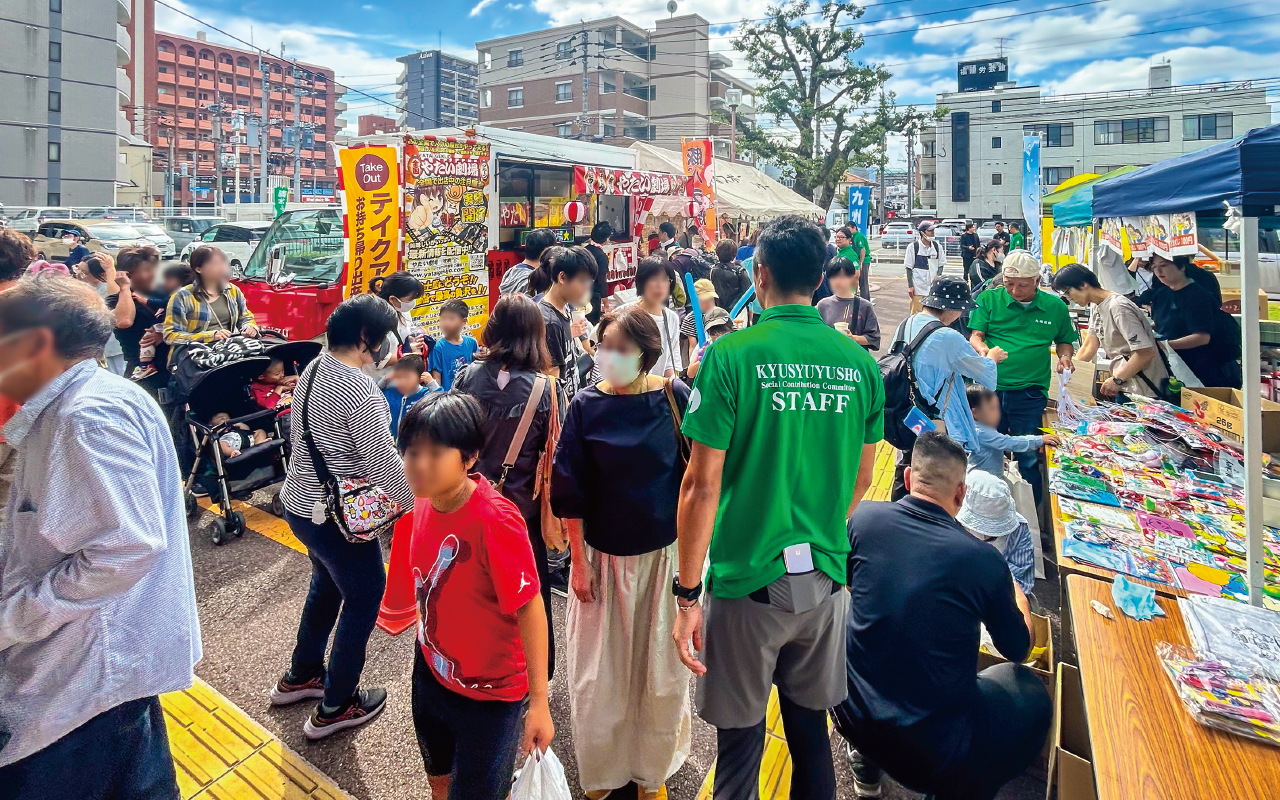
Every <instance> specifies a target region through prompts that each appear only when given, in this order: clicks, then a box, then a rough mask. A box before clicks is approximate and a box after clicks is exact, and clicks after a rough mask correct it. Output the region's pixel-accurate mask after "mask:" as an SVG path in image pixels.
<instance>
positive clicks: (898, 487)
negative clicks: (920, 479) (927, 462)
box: [889, 450, 911, 503]
mask: <svg viewBox="0 0 1280 800" xmlns="http://www.w3.org/2000/svg"><path fill="white" fill-rule="evenodd" d="M909 466H911V451H910V450H899V451H898V463H896V464H894V465H893V488H892V489H891V490H890V491H889V500H890V501H891V502H894V503H896V502H898V501H899V500H901V499H902V498H904V497H906V496H907V495H908V494H910V492H908V491H907V478H906V475H907V467H909Z"/></svg>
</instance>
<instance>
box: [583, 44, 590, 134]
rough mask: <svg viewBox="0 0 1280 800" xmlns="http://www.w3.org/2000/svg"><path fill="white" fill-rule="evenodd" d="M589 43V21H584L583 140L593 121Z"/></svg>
mask: <svg viewBox="0 0 1280 800" xmlns="http://www.w3.org/2000/svg"><path fill="white" fill-rule="evenodd" d="M588 44H589V40H588V38H587V23H586V22H585V21H583V23H582V137H581V138H582V140H583V141H586V140H587V137H588V134H587V125H588V124H589V123H590V122H591V116H590V114H589V113H588V110H587V95H588V93H589V92H590V85H591V80H590V78H589V77H588V73H587V45H588Z"/></svg>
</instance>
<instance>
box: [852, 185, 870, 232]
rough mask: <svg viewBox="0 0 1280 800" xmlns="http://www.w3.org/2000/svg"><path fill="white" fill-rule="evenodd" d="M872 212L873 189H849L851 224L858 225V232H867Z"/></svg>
mask: <svg viewBox="0 0 1280 800" xmlns="http://www.w3.org/2000/svg"><path fill="white" fill-rule="evenodd" d="M870 211H871V187H870V186H850V187H849V222H850V223H852V224H854V225H857V226H858V230H859V231H862V232H863V233H866V232H867V221H868V216H867V215H868V214H869V213H870Z"/></svg>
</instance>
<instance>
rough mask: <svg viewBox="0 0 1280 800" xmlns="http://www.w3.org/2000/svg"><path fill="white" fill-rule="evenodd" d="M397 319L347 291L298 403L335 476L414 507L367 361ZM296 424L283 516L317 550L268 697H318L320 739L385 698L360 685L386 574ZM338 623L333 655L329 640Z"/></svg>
mask: <svg viewBox="0 0 1280 800" xmlns="http://www.w3.org/2000/svg"><path fill="white" fill-rule="evenodd" d="M197 252H198V251H197ZM396 322H397V317H396V312H395V311H393V310H392V309H391V306H389V305H387V302H386V301H385V300H383V299H382V298H380V297H378V296H376V295H372V294H360V295H356V296H355V297H353V298H351V299H350V300H344V301H343V302H342V303H341V304H340V305H339V306H338V307H337V308H336V309H334V311H333V313H332V314H331V315H329V321H328V322H327V323H326V325H325V334H326V336H327V337H328V340H329V350H328V351H327V352H326V353H324V354H322V355H321V356H320V357H319V358H317V359H315V360H314V361H312V362H311V363H310V364H309V365H308V366H307V368H306V369H305V370H303V371H302V375H301V376H300V377H299V379H298V385H297V388H295V389H294V392H293V412H292V413H293V415H294V416H295V417H297V418H299V419H301V420H305V421H306V424H307V426H309V427H310V430H311V438H312V440H313V441H314V442H315V446H316V449H317V450H318V451H319V452H320V456H321V458H322V459H323V461H324V466H325V467H326V468H327V469H328V471H329V472H330V473H331V474H332V475H333V476H334V477H336V478H357V477H363V478H367V479H368V480H369V482H370V483H372V484H373V485H375V486H378V487H381V488H382V489H384V490H385V491H386V492H387V493H388V494H389V495H390V496H391V497H392V499H394V500H395V501H396V502H397V503H399V504H400V507H401V508H402V509H410V508H412V507H413V493H412V492H411V491H410V490H409V484H408V482H407V481H406V480H405V476H404V463H403V462H402V461H401V460H400V455H399V453H397V452H396V445H395V442H394V441H393V440H392V438H391V410H390V408H388V406H387V400H386V398H385V397H384V396H383V394H382V392H381V391H379V390H378V387H377V385H376V384H374V382H373V380H371V379H370V378H369V376H368V375H366V374H364V372H363V371H362V370H363V368H364V367H365V366H367V365H369V364H373V363H377V362H378V361H381V360H383V359H384V358H385V357H386V353H387V352H388V350H389V349H390V345H389V343H388V341H387V334H389V333H390V332H391V330H392V329H393V328H395V326H396ZM292 428H293V430H292V432H291V436H292V440H293V458H291V459H289V470H288V473H287V474H286V476H285V479H284V486H283V487H281V489H280V500H281V501H282V502H283V503H284V511H285V513H284V518H285V522H287V523H288V524H289V529H290V530H291V531H293V535H294V536H296V537H297V538H298V540H299V541H300V542H302V543H303V544H304V545H306V548H307V556H308V557H309V558H310V559H311V589H310V591H309V592H308V593H307V600H306V603H305V605H303V607H302V619H301V621H300V622H299V623H298V639H297V645H296V646H295V647H294V649H293V660H292V663H291V664H290V666H289V669H288V670H287V671H286V672H285V673H284V675H283V676H282V677H281V678H280V680H279V681H278V682H277V683H276V685H275V688H273V689H272V690H271V702H272V704H274V705H278V706H282V705H290V704H293V703H297V702H300V701H303V700H319V701H320V702H319V704H318V705H317V706H316V709H315V711H314V712H313V713H312V714H311V716H310V717H308V719H307V721H306V723H305V724H304V725H303V726H302V730H303V733H304V734H305V735H306V737H307V738H308V739H312V740H315V739H322V738H324V737H326V736H329V735H331V734H333V733H336V732H338V731H340V730H344V729H347V728H353V727H356V726H358V725H363V724H364V723H366V722H368V721H369V720H371V719H373V717H374V716H375V715H376V714H378V713H379V712H380V711H382V708H383V706H384V705H385V704H386V700H387V692H386V690H385V689H372V688H367V689H357V686H358V684H359V682H360V672H361V671H362V670H363V669H364V658H365V647H366V645H367V644H368V642H369V634H371V633H373V626H374V623H376V622H377V620H378V606H379V605H380V604H381V602H382V591H383V588H384V587H385V585H386V581H387V576H386V571H385V570H384V569H383V566H382V547H381V545H379V543H378V541H377V540H376V539H375V540H373V541H369V542H350V541H348V540H347V538H346V537H345V536H344V535H343V533H342V531H340V530H339V529H338V526H337V524H336V523H335V522H334V521H333V520H332V519H330V518H329V516H328V515H327V514H326V513H325V508H324V503H325V490H324V488H323V487H322V486H321V484H320V480H319V478H318V477H317V476H316V468H315V465H314V464H313V463H312V460H311V453H310V450H309V448H308V447H307V443H306V442H305V441H304V440H303V439H302V434H301V431H302V428H303V426H302V425H300V424H294V425H293V426H292ZM335 623H337V629H336V631H335V632H334V635H333V648H332V650H331V652H330V653H329V660H328V663H327V664H326V663H325V647H326V645H327V644H328V640H329V633H330V631H334V624H335Z"/></svg>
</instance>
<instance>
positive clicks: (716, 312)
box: [702, 306, 733, 330]
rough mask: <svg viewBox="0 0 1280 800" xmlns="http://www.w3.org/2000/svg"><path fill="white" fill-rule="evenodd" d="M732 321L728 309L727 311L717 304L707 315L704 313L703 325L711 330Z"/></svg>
mask: <svg viewBox="0 0 1280 800" xmlns="http://www.w3.org/2000/svg"><path fill="white" fill-rule="evenodd" d="M732 321H733V320H731V319H730V318H729V312H728V311H725V310H724V309H723V308H721V307H720V306H716V307H715V308H713V309H711V310H710V311H708V312H707V313H706V314H705V315H703V317H702V327H703V328H704V329H707V330H710V329H711V328H714V327H716V326H717V325H728V324H729V323H730V322H732Z"/></svg>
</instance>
